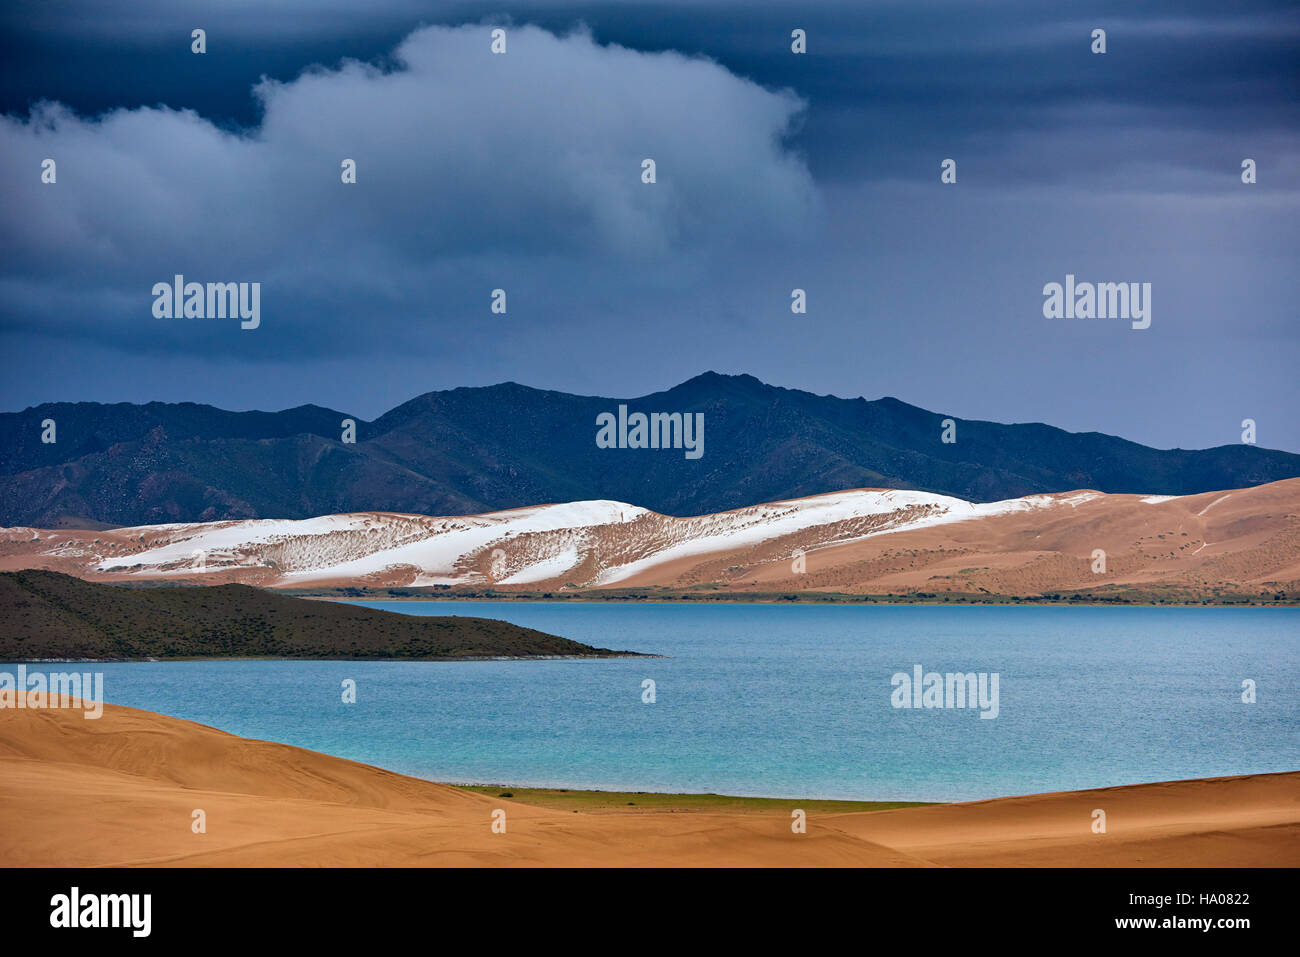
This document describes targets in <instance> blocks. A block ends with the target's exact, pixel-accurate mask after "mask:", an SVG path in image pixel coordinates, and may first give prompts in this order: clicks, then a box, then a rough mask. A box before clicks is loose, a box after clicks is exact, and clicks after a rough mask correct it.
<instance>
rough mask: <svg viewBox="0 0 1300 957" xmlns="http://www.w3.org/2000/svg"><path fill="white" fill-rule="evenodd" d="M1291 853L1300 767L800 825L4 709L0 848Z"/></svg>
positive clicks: (1298, 852) (122, 851)
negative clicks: (604, 803) (488, 785)
mask: <svg viewBox="0 0 1300 957" xmlns="http://www.w3.org/2000/svg"><path fill="white" fill-rule="evenodd" d="M798 806H799V802H798V801H791V802H790V807H791V808H792V809H793V808H796V807H798ZM497 808H501V809H503V810H504V811H505V812H506V833H504V834H494V833H493V832H492V827H491V825H492V813H493V811H494V810H495V809H497ZM1094 808H1101V809H1103V810H1105V811H1106V814H1107V833H1106V834H1101V835H1099V834H1094V833H1092V811H1093V809H1094ZM196 809H201V810H203V811H204V812H205V813H206V821H207V832H206V833H204V834H195V833H193V832H192V830H191V822H192V819H193V818H192V814H193V812H194V810H196ZM1297 864H1300V772H1293V773H1287V774H1261V775H1248V776H1245V777H1234V778H1212V779H1206V780H1198V781H1177V782H1170V783H1165V784H1143V785H1136V786H1132V787H1121V788H1108V789H1103V790H1098V791H1080V792H1070V793H1062V794H1044V795H1035V796H1031V797H1019V798H1001V799H998V800H993V801H981V802H976V803H970V804H952V805H940V806H933V807H918V808H904V809H899V810H894V811H879V812H872V813H851V814H817V813H812V814H810V815H809V817H808V830H807V833H806V834H794V833H792V832H791V828H790V819H789V816H788V814H787V813H786V812H784V811H782V812H780V813H764V812H752V811H751V812H726V813H722V812H695V811H665V810H639V811H638V810H629V811H625V812H624V811H619V812H613V813H610V812H603V813H596V812H577V813H575V812H572V811H559V810H551V809H546V808H538V807H530V806H527V805H523V804H518V803H515V802H512V801H508V800H502V799H500V798H493V797H488V796H485V795H480V794H474V793H468V792H465V791H461V790H458V789H456V788H452V787H449V786H447V785H442V784H434V783H431V782H428V781H421V780H417V779H414V778H409V777H404V776H402V775H399V774H393V773H390V772H388V771H383V770H380V769H379V768H374V767H370V766H368V765H363V764H357V763H355V762H352V761H345V760H342V759H340V758H334V757H329V756H328V755H323V754H317V753H315V752H312V751H306V750H303V749H301V748H294V747H290V746H288V745H282V744H272V743H269V742H265V741H253V740H249V739H246V738H239V737H236V736H234V735H230V734H226V733H225V732H222V731H217V730H215V729H213V728H208V727H205V726H203V725H199V724H194V723H192V722H189V721H181V720H179V719H176V718H169V717H166V716H163V715H157V714H153V713H151V712H147V711H138V710H136V709H133V708H123V707H118V706H114V705H108V706H106V707H105V709H104V715H103V717H102V718H101V719H99V720H86V719H85V718H84V717H82V714H81V712H79V711H75V710H46V711H34V710H24V711H15V710H8V709H6V710H0V865H5V866H94V865H109V866H126V865H195V866H271V867H275V866H297V865H317V866H335V867H337V866H374V865H400V866H424V865H430V866H440V865H451V866H464V865H474V866H532V865H547V866H582V865H593V866H726V865H733V866H750V865H775V866H827V865H830V866H845V865H850V866H921V867H923V866H933V865H1066V866H1069V865H1094V866H1144V865H1145V866H1157V865H1173V866H1197V865H1200V866H1279V865H1285V866H1295V865H1297Z"/></svg>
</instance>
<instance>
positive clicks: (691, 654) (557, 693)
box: [44, 601, 1300, 801]
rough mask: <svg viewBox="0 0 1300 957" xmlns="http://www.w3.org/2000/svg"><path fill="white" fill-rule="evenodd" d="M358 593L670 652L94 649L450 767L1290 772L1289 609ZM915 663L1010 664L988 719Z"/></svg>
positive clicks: (753, 779)
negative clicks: (191, 655) (1248, 694)
mask: <svg viewBox="0 0 1300 957" xmlns="http://www.w3.org/2000/svg"><path fill="white" fill-rule="evenodd" d="M361 604H365V605H368V606H370V607H375V608H385V609H389V610H392V611H398V612H403V613H406V614H415V615H476V616H482V617H489V618H502V619H505V620H507V621H512V622H515V623H517V624H520V625H526V626H528V627H532V628H537V629H540V630H543V631H548V632H552V633H554V634H558V635H563V636H565V637H568V638H573V639H576V640H578V641H582V642H586V643H588V644H593V645H599V646H602V647H607V648H616V649H630V650H633V651H641V652H650V653H654V654H660V655H665V656H667V657H665V658H656V659H648V660H647V659H614V660H590V661H482V662H375V663H361V662H296V661H267V662H253V661H221V662H159V663H132V664H109V665H100V666H95V670H103V671H104V672H105V689H106V698H107V700H108V701H110V702H113V703H118V704H126V705H132V706H134V707H139V708H147V709H149V710H152V711H159V712H163V713H165V714H170V715H176V716H178V717H182V718H188V719H191V720H194V721H200V722H203V723H204V724H210V725H214V726H216V727H218V728H221V729H223V730H226V731H230V732H233V733H235V734H240V735H245V736H249V737H254V738H266V739H270V740H275V741H283V742H286V743H289V744H296V745H300V746H302V747H306V748H311V749H313V750H317V751H323V752H327V753H329V754H335V755H339V756H342V757H346V758H352V759H355V760H358V761H364V762H367V763H370V764H376V765H379V766H381V767H384V768H388V769H391V770H394V771H399V772H403V773H406V774H411V775H416V776H419V777H423V778H429V779H433V780H438V781H450V782H457V783H493V784H496V783H500V784H512V785H517V786H536V787H568V788H600V789H606V790H641V791H686V792H705V791H712V792H719V793H725V794H737V795H770V796H774V797H791V798H799V797H803V798H845V799H864V800H917V801H926V800H929V801H950V800H968V799H979V798H990V797H997V796H1001V795H1009V794H1026V793H1034V792H1042V791H1059V790H1068V789H1075V788H1091V787H1105V786H1111V785H1118V784H1130V783H1138V782H1142V781H1156V780H1169V779H1176V778H1191V777H1205V776H1210V775H1229V774H1245V773H1250V772H1263V771H1290V770H1296V769H1297V768H1300V637H1298V636H1300V610H1296V609H1266V608H1111V607H1103V608H1094V607H1082V608H1077V607H1076V608H1071V607H1037V608H1035V607H996V606H964V607H963V606H955V607H954V606H948V607H945V606H925V605H922V606H906V605H875V606H870V605H867V606H852V605H747V604H722V603H719V604H649V603H646V604H641V603H637V604H615V603H590V604H588V603H578V602H529V603H522V602H456V603H452V602H409V601H407V602H363V603H361ZM916 665H920V666H922V668H923V670H924V671H925V672H930V671H934V672H939V673H948V672H953V673H968V672H975V673H985V674H987V675H990V676H991V675H992V674H993V673H996V674H997V675H998V684H997V689H998V701H997V717H996V718H981V717H980V714H981V710H980V709H979V708H978V707H966V708H896V707H894V704H893V700H894V699H896V698H897V695H895V692H894V683H893V676H894V675H895V674H898V673H902V674H907V675H908V676H909V678H910V676H911V674H912V672H913V668H914V666H916ZM44 667H45V668H46V670H60V666H44ZM62 667H66V666H62ZM345 679H352V680H354V681H355V682H356V686H357V702H356V703H355V704H350V705H349V704H344V703H342V701H341V683H342V682H343V681H344V680H345ZM646 679H650V680H652V681H653V682H654V694H655V700H654V702H653V703H645V702H644V701H643V682H644V681H645V680H646ZM1247 679H1249V680H1251V681H1253V682H1254V683H1255V694H1256V700H1255V702H1254V703H1244V702H1243V701H1242V693H1243V692H1242V684H1243V681H1244V680H1247ZM990 680H991V678H990ZM989 687H990V689H991V685H990V686H989ZM905 698H906V700H909V701H911V700H913V699H911V698H910V696H905ZM984 710H986V711H988V710H990V709H987V708H986V709H984Z"/></svg>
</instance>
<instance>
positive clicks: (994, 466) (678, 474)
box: [0, 372, 1300, 527]
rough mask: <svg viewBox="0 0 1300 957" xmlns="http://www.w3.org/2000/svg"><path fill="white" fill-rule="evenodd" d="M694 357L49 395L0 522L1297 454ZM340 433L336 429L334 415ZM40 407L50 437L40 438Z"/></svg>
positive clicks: (1123, 478) (1220, 464) (997, 490)
mask: <svg viewBox="0 0 1300 957" xmlns="http://www.w3.org/2000/svg"><path fill="white" fill-rule="evenodd" d="M620 404H624V405H626V406H627V407H628V409H629V411H631V412H636V411H641V412H646V413H650V412H683V413H685V412H691V413H695V412H701V413H703V414H704V424H705V427H704V454H703V456H702V457H700V458H698V459H694V460H692V459H687V458H686V457H685V454H684V452H683V451H682V450H681V449H608V448H606V449H602V448H599V447H597V445H596V432H597V426H596V417H597V415H599V414H600V413H603V412H610V413H617V409H618V406H619V405H620ZM949 417H950V416H947V415H944V414H941V413H935V412H929V411H927V410H925V409H921V408H918V407H916V406H913V405H908V404H907V403H905V402H901V401H899V400H898V399H894V398H883V399H877V400H874V401H868V400H866V399H864V398H857V399H843V398H838V397H835V396H819V395H814V394H812V393H810V392H802V391H798V390H794V389H785V388H779V387H776V386H770V385H766V384H764V383H762V382H760V381H759V380H758V379H756V378H754V377H753V376H749V375H738V376H726V375H719V374H717V373H713V372H709V373H705V374H703V375H700V376H696V377H695V378H693V379H690V380H688V381H686V382H683V383H682V384H680V385H677V386H674V387H673V388H671V389H668V390H666V391H663V392H657V393H654V394H651V395H647V396H642V397H640V398H634V399H612V398H602V397H598V396H578V395H570V394H567V393H563V392H553V391H545V390H540V389H533V388H529V387H527V386H523V385H519V384H517V383H513V382H506V383H502V384H499V385H494V386H486V387H480V388H457V389H451V390H448V391H441V392H429V393H426V394H424V395H421V396H417V397H416V398H414V399H411V400H410V401H409V402H405V403H403V404H402V405H399V406H397V407H396V408H394V409H392V410H390V411H389V412H386V413H385V414H383V415H382V416H380V417H379V418H378V419H375V420H374V421H373V422H367V421H365V420H364V419H361V418H358V417H356V416H350V415H348V414H347V413H345V412H339V411H335V410H332V409H327V408H323V407H320V406H312V405H307V406H300V407H298V408H295V409H288V410H285V411H283V412H227V411H224V410H221V409H216V408H213V407H212V406H206V405H197V404H193V403H180V404H166V403H158V402H154V403H149V404H147V405H131V404H129V403H118V404H115V405H101V404H97V403H54V404H47V405H42V406H37V407H34V408H30V409H27V410H25V411H23V412H17V413H4V414H0V450H2V451H0V524H2V525H6V526H13V525H31V526H38V527H51V526H55V525H65V526H66V525H69V524H76V523H77V522H78V521H81V522H85V523H88V524H89V523H104V524H113V525H136V524H154V523H159V522H172V521H177V522H192V521H215V520H220V519H241V518H306V517H310V516H313V515H321V514H328V513H337V512H354V511H395V512H415V513H422V514H433V515H463V514H472V513H476V512H485V511H493V510H497V509H506V508H516V507H520V506H526V505H536V504H541V503H547V502H563V501H574V500H581V499H597V498H605V499H617V500H620V501H626V502H631V503H633V504H636V505H640V506H643V507H645V508H650V509H654V510H655V511H658V512H663V513H665V514H671V515H697V514H703V513H707V512H715V511H723V510H727V509H732V508H740V507H743V506H746V505H752V504H755V503H759V502H768V501H775V500H778V499H783V498H793V497H798V496H804V495H813V494H818V493H822V492H831V491H837V490H841V489H849V488H861V487H884V488H903V489H920V490H924V491H931V492H938V493H942V494H947V495H954V496H957V497H960V498H964V499H968V500H972V501H995V500H998V499H1005V498H1014V497H1017V496H1021V495H1028V494H1034V493H1040V492H1060V491H1068V490H1071V489H1076V488H1091V489H1096V490H1098V491H1102V492H1141V493H1159V494H1169V495H1181V494H1193V493H1197V492H1205V491H1213V490H1216V489H1229V488H1240V487H1245V486H1250V485H1259V484H1262V483H1265V482H1272V481H1277V480H1280V479H1286V478H1293V477H1296V476H1300V455H1294V454H1291V453H1288V452H1281V451H1275V450H1269V449H1262V448H1258V447H1256V446H1252V445H1244V444H1243V445H1225V446H1220V447H1218V448H1212V449H1204V450H1190V451H1189V450H1183V449H1171V450H1159V449H1152V448H1148V447H1146V446H1143V445H1139V444H1137V443H1135V442H1129V441H1127V440H1125V439H1121V438H1116V437H1114V436H1110V435H1105V434H1102V433H1098V432H1087V433H1071V432H1066V431H1064V430H1061V429H1057V428H1053V427H1052V426H1048V425H1043V424H1037V423H1035V424H1022V425H1003V424H999V423H995V422H981V421H974V420H968V419H959V418H957V417H956V416H951V418H953V419H955V421H956V439H957V441H956V442H955V443H952V444H945V443H944V442H942V441H941V435H942V432H943V426H942V423H943V420H944V419H945V418H949ZM347 418H351V419H353V420H354V421H355V423H356V442H355V444H346V443H344V442H343V441H342V438H343V434H342V432H343V426H342V421H343V420H344V419H347ZM45 419H53V420H54V421H55V422H56V424H57V438H58V441H57V442H56V443H53V444H43V443H42V442H41V439H40V436H41V423H42V421H43V420H45Z"/></svg>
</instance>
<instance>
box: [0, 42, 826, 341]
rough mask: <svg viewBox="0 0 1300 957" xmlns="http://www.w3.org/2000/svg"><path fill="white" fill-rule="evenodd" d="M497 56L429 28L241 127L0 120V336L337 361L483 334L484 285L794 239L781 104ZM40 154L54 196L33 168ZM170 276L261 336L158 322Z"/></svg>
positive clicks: (561, 52)
mask: <svg viewBox="0 0 1300 957" xmlns="http://www.w3.org/2000/svg"><path fill="white" fill-rule="evenodd" d="M508 50H509V52H508V54H507V55H505V56H494V55H492V54H491V53H490V51H489V33H488V31H487V30H485V29H483V28H481V27H462V28H457V29H450V28H442V27H430V28H426V29H423V30H420V31H417V32H416V33H414V34H412V35H411V36H410V37H409V38H408V39H406V40H405V41H403V43H402V44H401V46H400V47H399V48H398V50H397V51H396V53H395V55H394V58H393V60H394V66H393V67H392V68H391V69H387V70H384V69H379V68H377V67H374V66H368V65H364V64H360V63H355V62H349V63H345V64H344V65H343V66H342V67H341V68H339V69H316V70H312V71H309V72H307V73H305V74H303V75H302V76H300V77H298V78H297V79H295V80H292V81H289V82H285V83H281V82H277V81H266V82H264V83H262V84H261V85H259V87H258V90H257V95H258V99H259V102H260V103H261V105H262V120H261V122H260V124H259V125H258V126H257V127H256V128H255V129H254V130H250V131H244V132H241V133H231V132H228V131H225V130H221V129H219V128H217V127H215V126H213V125H212V124H211V123H209V122H208V121H207V120H206V119H204V118H202V117H200V116H198V115H197V114H195V113H193V112H191V111H177V110H170V109H165V108H163V109H154V108H137V109H119V110H115V111H112V112H110V113H107V114H104V115H103V116H101V117H99V118H97V119H94V120H86V119H83V118H81V117H79V116H77V115H75V114H73V113H71V112H70V111H68V110H67V109H65V108H63V107H60V106H55V105H44V106H41V107H38V108H37V110H36V111H35V112H34V114H33V115H32V116H31V118H30V119H28V120H27V121H22V120H17V119H0V177H3V178H4V179H5V181H7V182H11V183H17V184H18V185H17V186H16V187H15V188H14V189H13V190H12V191H11V196H10V202H8V203H7V204H6V205H5V207H4V209H3V211H0V236H2V237H3V239H4V247H3V251H4V253H5V256H4V259H5V262H4V265H3V267H0V270H2V272H0V296H3V300H4V306H3V309H4V311H5V313H6V314H7V316H8V322H7V325H8V326H9V327H10V328H11V329H19V330H26V331H29V332H38V331H39V332H42V333H44V334H47V335H53V336H75V337H78V338H83V339H91V340H95V339H98V340H100V341H103V342H106V343H110V344H114V345H118V346H124V347H132V348H148V349H152V350H155V351H157V350H166V351H169V352H173V353H183V352H186V351H190V352H198V353H206V352H209V351H211V350H214V349H222V348H226V349H231V350H233V351H236V352H238V353H240V354H246V350H248V349H255V350H257V351H258V352H261V353H262V354H266V353H267V352H268V351H269V352H272V353H274V354H278V355H286V354H295V355H299V356H303V355H311V354H313V353H316V352H320V351H325V352H336V351H337V350H338V349H339V348H340V346H341V345H343V346H345V347H346V348H347V349H349V350H351V351H356V350H359V349H360V350H364V349H367V348H370V347H371V346H373V345H375V344H378V343H382V342H385V341H392V340H393V339H394V338H396V337H399V336H400V335H401V334H403V333H404V332H405V331H406V330H409V329H410V328H411V326H412V324H415V323H420V322H426V321H428V320H429V319H431V318H433V317H437V318H438V319H439V321H440V322H442V323H443V324H445V325H449V326H454V325H456V324H457V323H464V322H473V321H477V320H480V319H481V318H482V317H483V316H485V315H487V314H488V305H489V294H490V292H491V290H492V289H494V288H504V289H505V290H506V292H507V296H508V297H509V296H512V295H513V296H514V297H515V298H516V302H517V304H518V305H520V306H521V307H522V306H525V305H526V304H527V303H528V302H529V295H528V294H529V292H530V291H532V292H533V293H534V297H537V296H538V294H539V293H540V294H541V295H540V299H541V300H542V301H563V299H565V298H567V296H566V295H565V294H564V292H563V290H565V289H566V287H567V288H572V287H573V286H574V285H576V284H577V282H578V281H579V277H580V275H581V274H582V273H584V272H591V271H592V270H604V271H610V270H615V271H616V273H617V275H618V276H619V279H618V281H619V283H620V285H622V284H624V283H627V282H628V281H629V279H630V281H631V282H632V283H633V284H635V282H636V279H635V278H632V277H635V276H637V275H640V276H642V277H644V279H645V281H646V283H647V285H648V286H652V287H653V286H659V285H667V286H669V287H671V286H674V285H679V284H680V283H681V282H682V278H683V270H686V271H687V272H691V271H695V270H697V269H699V268H702V267H705V266H707V264H708V263H709V262H710V261H711V260H712V259H713V258H714V257H716V256H717V255H718V254H719V252H720V251H725V250H727V249H729V248H732V247H734V246H735V245H736V244H738V243H741V242H750V241H751V237H759V236H763V237H767V238H768V239H769V240H771V239H773V238H776V237H780V236H782V235H786V236H797V235H799V234H801V233H802V234H807V233H809V232H810V230H811V227H812V225H813V222H814V220H815V218H816V215H817V196H816V192H815V189H814V186H813V183H812V179H811V176H810V175H809V174H808V172H807V170H806V168H805V167H804V165H803V164H802V162H801V161H800V160H799V159H798V158H797V157H794V156H792V155H790V154H789V153H788V152H787V151H786V150H785V149H784V148H783V146H782V140H783V138H784V136H785V134H786V132H787V131H788V129H789V128H790V126H791V124H792V123H793V122H794V121H795V119H796V117H797V116H798V114H799V113H800V111H801V110H802V108H803V104H802V103H801V101H800V100H799V99H798V98H797V97H795V96H794V95H793V94H790V93H788V92H771V91H767V90H764V89H762V88H760V87H758V86H756V85H754V84H752V83H749V82H747V81H744V80H741V79H739V78H737V77H735V76H733V75H732V74H730V73H728V72H727V71H726V70H724V69H722V68H720V67H718V66H717V65H715V64H712V63H710V62H708V61H705V60H702V59H690V58H686V57H683V56H681V55H679V54H675V53H654V54H644V53H638V52H635V51H631V50H627V49H623V48H619V47H612V46H598V45H596V44H595V43H593V42H592V40H591V38H590V37H589V36H587V35H585V34H583V33H574V34H570V35H568V36H566V37H563V38H560V37H556V36H555V35H553V34H550V33H547V32H545V31H542V30H540V29H538V28H534V27H528V28H518V29H512V30H511V31H510V36H509V47H508ZM46 157H50V158H53V159H54V160H55V161H56V163H57V164H58V181H57V184H56V185H55V186H53V187H50V186H49V185H47V184H44V183H41V182H40V181H39V180H38V179H37V178H34V177H33V176H31V175H28V173H29V172H30V171H31V170H34V169H38V168H39V167H40V164H41V162H42V160H43V159H44V158H46ZM645 158H650V159H653V160H654V162H655V163H656V164H657V167H656V173H657V182H656V183H654V184H653V185H648V184H646V183H643V182H642V162H643V160H644V159H645ZM345 159H352V160H355V161H356V163H357V169H358V175H357V179H358V182H357V184H355V185H344V184H343V183H342V182H341V179H340V174H341V164H342V162H343V161H344V160H345ZM620 262H628V263H630V266H627V267H620V266H618V264H619V263H620ZM635 267H640V269H641V271H640V273H636V272H633V273H630V274H629V273H628V272H627V271H626V270H627V269H628V268H635ZM177 273H179V274H182V275H184V276H185V277H186V278H187V279H189V280H192V281H197V282H228V281H259V282H261V283H262V284H263V289H264V293H263V300H262V304H263V309H264V311H265V313H266V314H267V315H268V321H267V323H266V326H265V327H264V328H259V329H258V330H256V335H257V336H258V341H256V342H245V341H242V340H241V339H240V338H239V337H237V336H231V335H229V332H230V325H229V324H224V323H218V322H206V323H204V322H197V321H196V322H190V323H185V322H179V321H173V322H167V321H162V320H160V319H158V318H156V317H154V316H153V315H152V313H151V306H152V302H153V300H152V298H151V293H150V290H151V289H152V287H153V285H154V283H156V282H170V281H171V280H172V277H173V275H174V274H177ZM547 286H549V288H545V287H547ZM625 294H626V291H625ZM508 301H509V298H508V299H507V302H508ZM533 301H534V302H536V301H538V299H537V298H534V299H533ZM535 308H536V307H534V309H535ZM534 314H536V313H535V312H534ZM270 316H274V317H275V318H274V320H271V319H269V317H270ZM362 316H364V317H365V322H366V326H367V334H366V335H365V336H364V337H362V336H353V335H352V334H351V333H350V332H349V329H350V328H352V325H351V324H353V323H354V322H356V321H357V319H358V317H362ZM325 330H336V331H337V332H338V333H339V335H338V336H335V337H331V336H329V335H322V334H321V333H322V332H323V331H325Z"/></svg>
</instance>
